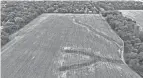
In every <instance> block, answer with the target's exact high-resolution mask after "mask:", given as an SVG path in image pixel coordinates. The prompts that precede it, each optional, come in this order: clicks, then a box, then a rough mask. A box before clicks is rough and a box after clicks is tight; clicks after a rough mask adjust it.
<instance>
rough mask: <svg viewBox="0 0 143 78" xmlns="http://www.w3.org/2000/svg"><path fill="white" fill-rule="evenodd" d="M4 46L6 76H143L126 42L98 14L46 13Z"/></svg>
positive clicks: (39, 77) (85, 77)
mask: <svg viewBox="0 0 143 78" xmlns="http://www.w3.org/2000/svg"><path fill="white" fill-rule="evenodd" d="M11 38H13V39H12V40H11V41H10V42H9V43H8V44H6V45H5V46H4V47H3V48H2V54H1V57H2V60H1V65H2V66H1V71H2V73H1V77H2V78H141V77H140V76H139V75H138V74H137V73H135V72H134V71H132V70H131V69H130V68H129V67H128V66H127V65H126V64H125V63H124V59H123V57H122V56H123V55H122V54H123V53H122V52H123V42H122V40H121V39H120V38H119V37H118V36H117V35H116V34H115V33H114V32H113V30H112V29H111V28H110V26H109V25H108V24H107V23H106V21H105V20H104V19H103V18H102V17H101V16H100V15H95V14H42V15H41V16H39V17H37V18H36V19H35V20H33V21H32V22H31V23H29V24H28V25H27V26H25V27H24V28H22V29H21V30H20V31H18V32H16V33H15V34H13V35H12V36H11Z"/></svg>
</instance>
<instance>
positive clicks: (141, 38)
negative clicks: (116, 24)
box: [139, 31, 143, 42]
mask: <svg viewBox="0 0 143 78" xmlns="http://www.w3.org/2000/svg"><path fill="white" fill-rule="evenodd" d="M139 38H140V40H141V41H142V42H143V31H140V32H139Z"/></svg>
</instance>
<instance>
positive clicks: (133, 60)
mask: <svg viewBox="0 0 143 78" xmlns="http://www.w3.org/2000/svg"><path fill="white" fill-rule="evenodd" d="M138 63H139V60H138V59H131V60H130V61H129V66H131V67H134V66H137V64H138Z"/></svg>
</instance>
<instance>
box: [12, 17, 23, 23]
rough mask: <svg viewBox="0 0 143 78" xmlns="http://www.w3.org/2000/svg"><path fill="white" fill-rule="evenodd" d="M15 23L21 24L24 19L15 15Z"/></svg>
mask: <svg viewBox="0 0 143 78" xmlns="http://www.w3.org/2000/svg"><path fill="white" fill-rule="evenodd" d="M14 20H15V23H16V24H19V25H21V24H22V23H24V19H23V18H21V17H15V18H14Z"/></svg>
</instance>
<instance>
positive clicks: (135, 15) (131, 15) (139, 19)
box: [120, 10, 143, 27]
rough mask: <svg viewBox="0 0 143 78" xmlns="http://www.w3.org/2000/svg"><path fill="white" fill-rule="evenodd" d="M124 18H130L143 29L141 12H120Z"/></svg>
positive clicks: (142, 12)
mask: <svg viewBox="0 0 143 78" xmlns="http://www.w3.org/2000/svg"><path fill="white" fill-rule="evenodd" d="M120 12H122V13H123V15H125V16H126V17H129V18H132V19H133V20H135V21H136V22H137V24H139V25H140V26H142V27H143V10H120Z"/></svg>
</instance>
